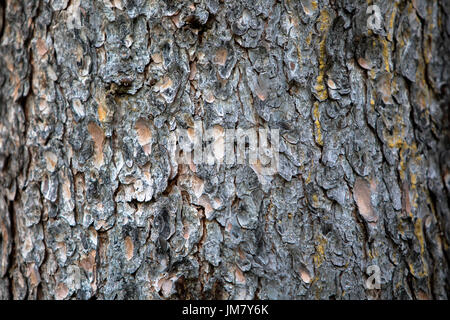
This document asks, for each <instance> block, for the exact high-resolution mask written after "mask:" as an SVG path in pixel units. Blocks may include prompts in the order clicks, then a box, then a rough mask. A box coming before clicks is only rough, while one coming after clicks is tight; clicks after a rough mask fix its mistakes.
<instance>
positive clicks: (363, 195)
mask: <svg viewBox="0 0 450 320" xmlns="http://www.w3.org/2000/svg"><path fill="white" fill-rule="evenodd" d="M370 196H371V191H370V186H369V184H368V183H367V181H366V180H364V179H361V178H357V179H356V181H355V185H354V187H353V198H354V199H355V201H356V204H357V206H358V210H359V214H360V215H361V216H362V217H363V218H364V219H365V220H366V221H367V222H374V223H376V222H377V221H378V215H377V214H376V213H375V211H374V210H373V207H372V203H371V202H370Z"/></svg>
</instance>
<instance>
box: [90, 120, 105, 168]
mask: <svg viewBox="0 0 450 320" xmlns="http://www.w3.org/2000/svg"><path fill="white" fill-rule="evenodd" d="M88 131H89V134H90V135H91V138H92V140H93V141H94V153H95V154H94V164H95V166H96V167H97V168H99V167H100V166H101V165H102V164H103V144H104V142H105V133H104V132H103V129H102V128H100V127H99V126H98V125H97V124H95V123H94V122H90V123H89V124H88Z"/></svg>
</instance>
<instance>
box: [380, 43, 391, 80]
mask: <svg viewBox="0 0 450 320" xmlns="http://www.w3.org/2000/svg"><path fill="white" fill-rule="evenodd" d="M381 43H382V44H383V62H384V68H385V70H386V72H388V73H390V72H391V70H390V67H389V56H390V53H389V52H390V51H389V42H388V41H387V40H386V39H385V38H383V37H381Z"/></svg>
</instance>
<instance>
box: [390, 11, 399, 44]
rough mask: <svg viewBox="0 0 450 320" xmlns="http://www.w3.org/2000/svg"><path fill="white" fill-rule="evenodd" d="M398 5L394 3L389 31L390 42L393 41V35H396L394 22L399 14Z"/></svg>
mask: <svg viewBox="0 0 450 320" xmlns="http://www.w3.org/2000/svg"><path fill="white" fill-rule="evenodd" d="M397 6H398V4H397V3H394V7H393V9H392V12H391V16H390V18H389V29H388V40H389V41H392V35H393V33H394V22H395V16H396V14H397Z"/></svg>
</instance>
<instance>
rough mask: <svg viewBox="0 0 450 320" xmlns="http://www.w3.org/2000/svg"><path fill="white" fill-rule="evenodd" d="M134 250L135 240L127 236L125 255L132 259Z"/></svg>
mask: <svg viewBox="0 0 450 320" xmlns="http://www.w3.org/2000/svg"><path fill="white" fill-rule="evenodd" d="M133 250H134V245H133V240H132V239H131V238H130V237H126V238H125V257H126V258H127V260H131V258H133Z"/></svg>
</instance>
